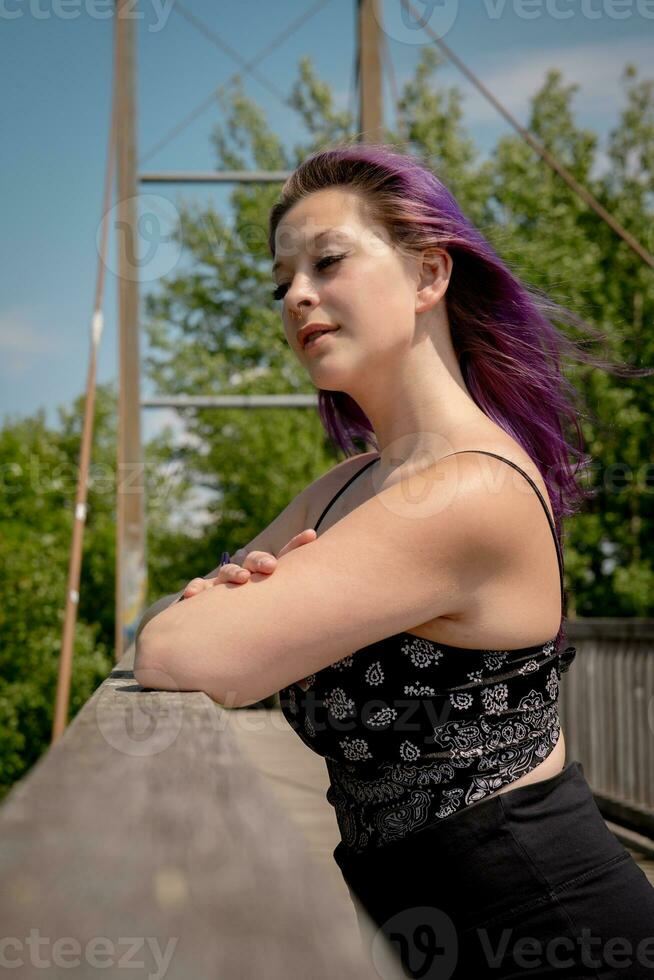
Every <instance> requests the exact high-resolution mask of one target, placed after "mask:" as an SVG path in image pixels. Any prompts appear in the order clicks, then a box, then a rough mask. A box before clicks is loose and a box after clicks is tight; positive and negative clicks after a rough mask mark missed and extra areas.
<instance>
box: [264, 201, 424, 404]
mask: <svg viewBox="0 0 654 980" xmlns="http://www.w3.org/2000/svg"><path fill="white" fill-rule="evenodd" d="M321 232H325V234H321ZM417 268H418V266H415V265H414V264H413V262H412V261H411V260H409V259H407V258H406V257H404V256H402V255H401V253H400V252H398V251H397V249H396V248H395V247H394V246H393V244H392V243H391V241H390V238H389V236H388V233H387V232H386V230H385V229H384V228H381V227H378V226H374V225H373V224H372V223H371V221H370V220H368V219H367V216H366V209H365V203H364V201H363V199H362V198H361V196H360V195H358V194H356V193H355V192H353V191H350V190H349V189H347V188H344V187H336V188H327V189H325V190H321V191H316V192H314V193H313V194H310V195H309V196H308V197H306V198H304V199H303V200H301V201H299V202H298V203H297V204H295V205H294V206H293V207H292V208H291V209H290V210H289V211H288V212H287V213H286V214H285V215H284V218H283V219H282V220H281V221H280V223H279V225H278V227H277V230H276V233H275V259H274V264H273V277H274V280H275V283H276V284H277V285H278V289H277V290H276V298H277V299H279V300H280V301H281V303H282V320H283V324H284V331H285V333H286V338H287V340H288V343H289V344H290V346H291V348H292V350H293V351H294V353H295V354H296V356H297V358H298V359H299V360H300V362H301V363H302V364H304V365H305V366H306V368H307V371H308V372H309V374H310V375H311V377H312V380H313V381H314V383H315V384H316V385H317V387H319V388H324V389H327V390H335V391H347V390H348V378H349V377H351V378H356V377H359V378H360V372H361V371H362V370H366V369H370V368H373V369H374V367H375V366H376V365H377V366H381V365H382V364H383V363H386V362H390V361H391V360H393V361H394V362H395V363H397V360H396V359H397V357H398V354H400V355H401V353H402V352H403V351H404V350H406V349H408V348H409V347H410V346H411V343H412V341H413V338H414V332H415V314H416V288H417V281H418V278H417V274H416V270H417ZM291 311H293V312H294V313H295V315H292V312H291ZM307 323H322V324H326V325H328V326H332V327H338V330H337V331H335V332H334V331H332V332H330V333H328V334H326V335H325V336H324V338H323V339H322V340H319V341H314V345H315V346H310V347H308V348H304V347H303V346H302V343H301V339H300V338H299V337H298V331H299V330H300V328H301V327H302V326H304V325H305V324H307Z"/></svg>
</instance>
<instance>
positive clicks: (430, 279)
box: [416, 248, 453, 313]
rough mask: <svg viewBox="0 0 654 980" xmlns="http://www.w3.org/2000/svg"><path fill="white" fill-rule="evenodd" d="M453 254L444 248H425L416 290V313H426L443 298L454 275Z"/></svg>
mask: <svg viewBox="0 0 654 980" xmlns="http://www.w3.org/2000/svg"><path fill="white" fill-rule="evenodd" d="M452 265H453V262H452V256H451V255H450V253H449V252H446V251H445V249H444V248H431V249H425V250H424V252H423V256H422V261H421V264H420V275H419V280H418V286H417V290H416V313H425V312H426V311H427V310H430V309H431V308H432V307H433V306H436V304H437V303H438V302H440V300H441V299H442V298H443V296H444V295H445V292H446V290H447V287H448V285H449V282H450V276H451V275H452Z"/></svg>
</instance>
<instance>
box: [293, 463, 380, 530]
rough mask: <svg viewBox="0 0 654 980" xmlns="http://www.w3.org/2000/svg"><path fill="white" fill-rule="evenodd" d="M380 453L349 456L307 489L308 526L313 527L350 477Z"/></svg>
mask: <svg viewBox="0 0 654 980" xmlns="http://www.w3.org/2000/svg"><path fill="white" fill-rule="evenodd" d="M378 456H379V453H378V452H376V451H374V450H373V451H371V452H367V453H357V454H356V455H355V456H348V457H347V459H342V460H341V461H340V462H339V463H335V464H334V466H332V467H330V469H328V470H327V471H326V472H325V473H323V474H322V475H321V476H319V477H318V478H317V479H316V480H314V481H313V483H311V484H309V486H308V487H307V488H306V491H305V493H306V495H307V496H306V505H307V509H306V526H307V527H313V526H314V524H315V523H316V522H317V520H318V518H319V516H320V514H321V513H322V512H323V510H324V509H325V507H326V506H327V504H328V503H329V501H330V500H331V499H332V497H333V496H334V494H335V493H338V491H339V490H340V489H341V487H343V486H344V485H345V484H346V483H347V481H348V480H349V479H350V477H352V476H354V474H355V473H358V472H359V470H360V469H362V468H363V467H364V466H365V465H366V463H367V462H369V461H370V460H372V459H377V457H378Z"/></svg>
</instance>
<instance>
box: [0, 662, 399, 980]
mask: <svg viewBox="0 0 654 980" xmlns="http://www.w3.org/2000/svg"><path fill="white" fill-rule="evenodd" d="M132 664H133V647H132V648H130V649H129V650H128V651H127V652H126V654H125V656H124V657H123V658H122V660H121V661H120V662H119V663H118V664H117V665H116V667H115V668H114V670H113V671H112V672H111V674H110V676H109V677H108V678H107V680H106V681H105V682H104V683H103V684H102V685H101V686H100V687H99V688H98V689H97V690H96V691H95V692H94V694H93V696H92V697H91V698H90V699H89V701H88V702H87V703H86V704H85V705H84V707H83V708H82V709H81V711H79V713H78V714H77V715H76V717H75V718H74V719H73V721H72V723H71V724H70V725H69V727H68V728H67V730H66V732H65V733H64V735H63V736H62V737H61V738H60V739H59V741H58V742H57V743H56V744H55V745H54V746H52V747H51V748H50V749H49V750H48V751H47V752H46V753H45V755H44V756H43V757H42V758H41V759H40V760H39V761H38V762H37V764H36V765H35V766H34V767H33V769H32V770H31V771H30V772H29V773H28V774H27V776H26V777H25V778H24V779H22V780H21V781H20V782H19V783H17V784H16V785H15V786H14V787H12V789H11V791H10V793H9V794H8V795H7V797H6V798H5V800H4V802H3V804H2V806H1V807H0V840H1V841H2V844H1V846H0V880H1V881H2V888H0V921H1V922H2V950H1V957H2V963H3V965H4V966H5V967H7V966H11V968H12V976H13V977H20V978H23V977H25V978H26V977H30V978H31V977H34V976H35V975H37V970H38V968H39V967H41V968H46V970H47V967H49V969H50V970H51V971H52V972H51V973H47V972H46V974H44V975H48V976H53V975H57V976H59V975H60V971H62V970H63V969H64V968H66V967H68V968H69V969H70V967H71V966H75V968H76V972H75V975H76V976H80V975H82V976H84V977H86V976H91V975H93V976H97V975H98V969H99V968H100V967H102V968H104V969H105V973H106V969H107V968H109V971H110V974H111V976H116V975H118V973H119V969H120V968H121V967H125V969H127V968H130V969H132V972H133V968H134V967H135V966H137V967H139V969H140V972H139V976H149V977H150V980H155V978H156V980H163V978H164V977H165V978H166V980H189V978H192V980H204V978H206V980H218V978H219V980H236V978H239V980H240V978H244V977H245V978H255V977H267V978H271V980H276V978H279V980H282V978H283V980H288V978H289V977H298V978H300V977H301V978H312V980H320V978H322V980H334V977H338V978H339V980H341V978H342V980H361V978H362V977H363V978H369V977H370V978H371V980H372V978H378V973H377V972H376V970H375V969H374V968H373V966H372V963H371V960H370V952H369V951H368V953H367V955H366V951H365V950H364V947H363V945H362V941H361V937H360V935H359V931H358V929H357V925H356V916H355V914H354V911H353V908H352V907H349V906H348V905H347V904H345V903H344V902H343V900H342V899H341V897H340V896H338V897H337V895H336V891H335V886H334V885H333V883H332V882H331V881H328V880H325V875H324V873H323V872H322V871H321V869H320V868H319V867H318V865H317V864H314V861H313V859H312V858H311V855H310V853H309V850H308V848H307V846H306V844H305V843H304V840H303V837H302V833H301V832H299V830H298V827H297V826H296V825H295V824H294V823H293V822H292V821H291V819H290V817H288V816H287V815H286V814H285V813H284V812H283V811H282V809H281V807H280V804H279V803H278V802H277V800H276V799H275V798H274V797H273V796H272V795H271V793H270V791H269V789H268V787H267V786H266V785H265V783H264V781H263V780H262V779H261V777H260V776H259V775H258V773H257V772H256V770H255V769H254V768H253V767H252V764H251V762H250V761H249V760H248V759H247V758H246V757H245V756H244V754H243V753H242V751H241V750H240V749H239V746H238V744H237V741H236V737H235V735H234V734H233V732H230V724H229V719H228V716H229V714H230V712H229V710H228V709H225V708H222V707H221V706H220V705H218V704H216V703H215V702H213V701H212V700H211V699H210V698H209V697H208V696H207V695H205V694H202V693H193V692H189V693H182V694H176V693H174V692H168V691H144V690H143V689H142V688H140V687H139V685H138V684H137V683H136V682H135V680H134V676H133V674H132V671H131V667H132ZM139 964H140V966H139ZM80 970H81V973H80ZM39 975H40V974H39ZM385 975H387V973H385ZM400 976H401V974H400V973H399V972H398V977H400Z"/></svg>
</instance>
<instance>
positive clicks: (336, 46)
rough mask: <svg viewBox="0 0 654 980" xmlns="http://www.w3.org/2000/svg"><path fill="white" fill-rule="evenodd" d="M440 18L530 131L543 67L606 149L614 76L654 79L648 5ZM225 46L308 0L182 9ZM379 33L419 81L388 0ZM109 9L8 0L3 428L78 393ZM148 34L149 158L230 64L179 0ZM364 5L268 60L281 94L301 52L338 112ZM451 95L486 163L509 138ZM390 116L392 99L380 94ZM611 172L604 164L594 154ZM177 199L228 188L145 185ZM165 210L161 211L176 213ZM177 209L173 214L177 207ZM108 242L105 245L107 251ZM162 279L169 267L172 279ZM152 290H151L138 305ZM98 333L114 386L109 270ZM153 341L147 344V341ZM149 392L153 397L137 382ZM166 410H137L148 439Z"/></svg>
mask: <svg viewBox="0 0 654 980" xmlns="http://www.w3.org/2000/svg"><path fill="white" fill-rule="evenodd" d="M413 2H414V6H415V7H416V9H418V10H419V11H421V12H424V11H426V10H429V9H430V8H433V11H432V19H431V20H430V23H431V24H432V25H433V27H434V29H436V30H438V29H442V30H445V31H446V33H445V34H444V38H445V40H446V42H447V43H448V44H449V45H450V46H451V47H452V48H453V49H454V50H455V51H456V53H457V54H458V55H459V56H460V57H461V58H463V59H464V61H466V63H467V64H468V65H469V66H470V67H471V68H472V69H473V70H474V71H475V72H476V73H477V74H478V75H479V76H480V77H481V78H482V80H483V81H484V82H485V83H486V85H487V86H488V87H489V88H490V89H491V90H492V91H493V92H494V93H495V94H496V95H497V96H498V97H499V98H500V99H502V100H503V101H504V102H505V104H506V105H507V106H508V107H509V108H510V109H511V110H512V111H513V112H514V114H516V115H517V117H518V118H519V120H520V121H521V122H522V123H523V124H524V123H526V122H527V113H528V101H529V96H530V95H532V94H533V92H534V91H535V90H536V89H537V88H538V87H539V85H540V84H541V82H542V80H543V77H544V74H545V72H546V70H547V69H548V68H549V67H558V68H560V69H561V70H562V71H563V73H564V78H565V79H566V81H568V82H573V81H575V82H579V83H580V85H581V89H580V91H579V92H578V93H577V96H576V99H575V107H576V110H577V118H578V121H579V122H580V124H582V125H586V126H589V127H591V128H593V129H594V130H595V131H597V132H598V133H599V134H600V136H602V137H605V136H606V134H607V133H608V132H609V130H610V129H611V128H612V127H613V126H614V125H615V124H616V122H617V119H618V115H619V111H620V107H621V106H622V104H623V97H622V88H621V86H620V84H619V77H620V74H621V72H622V69H623V67H624V65H625V63H626V62H627V61H632V62H634V63H635V64H636V65H637V66H639V70H640V74H641V76H647V75H648V74H649V75H651V74H652V70H651V67H650V66H651V65H652V57H651V55H652V50H653V47H654V45H653V42H654V2H652V0H465V3H464V2H459V3H457V2H456V0H436V2H435V3H431V4H429V5H428V6H425V4H423V3H420V2H419V0H413ZM184 4H185V9H186V10H190V11H192V13H193V14H195V15H197V16H198V17H200V18H201V19H202V20H203V21H205V22H206V23H207V24H208V25H209V26H210V27H211V29H212V30H213V31H215V32H216V34H218V35H219V36H220V37H221V38H222V39H223V40H224V41H226V42H227V43H228V44H229V45H230V46H231V47H232V48H234V49H235V50H237V51H239V52H241V53H242V54H244V55H245V56H246V57H250V56H252V55H254V54H256V53H257V52H258V51H259V50H260V49H262V48H263V47H264V46H265V45H266V44H267V43H268V42H269V41H270V40H271V39H272V38H273V37H275V36H276V35H277V34H279V33H280V32H282V31H284V29H285V28H286V26H287V25H289V24H290V23H291V22H292V21H293V20H295V19H296V18H298V17H299V16H300V15H301V14H302V12H303V11H304V10H306V9H308V8H309V7H310V6H311V4H310V3H309V0H277V2H276V3H275V4H264V3H263V2H262V0H241V2H239V3H238V4H236V3H235V2H232V3H221V4H218V3H211V2H210V0H184ZM383 7H384V28H385V31H386V34H387V36H388V38H389V45H390V52H391V57H392V59H393V64H394V69H395V73H396V77H397V81H398V84H399V85H401V84H402V83H403V81H404V80H406V79H407V78H409V77H411V75H412V73H413V69H414V66H415V64H416V62H417V59H418V57H419V54H420V50H421V44H423V43H431V42H429V41H428V40H423V38H424V37H425V35H424V34H422V33H421V32H420V31H418V30H416V29H415V28H414V27H412V25H411V24H410V23H408V24H407V23H404V22H403V20H402V18H401V16H400V12H399V0H384V4H383ZM111 9H112V7H111V4H110V3H109V2H108V0H0V22H1V23H0V30H1V33H2V53H3V57H2V59H1V60H0V81H1V84H2V92H3V99H2V108H1V109H0V112H1V113H2V132H3V137H4V138H3V147H2V150H1V151H0V153H1V157H0V162H1V164H2V168H3V174H4V181H3V183H2V190H1V191H0V194H1V195H2V199H1V213H2V226H3V227H2V232H3V233H2V253H1V259H2V261H0V417H1V419H2V421H3V422H4V421H5V420H6V419H7V417H8V416H14V417H16V416H23V415H27V414H32V413H33V412H35V411H36V410H37V409H38V408H39V407H43V408H45V409H46V413H47V419H48V422H49V423H51V424H54V423H55V422H56V420H57V412H56V408H57V406H58V405H62V404H65V405H70V403H71V401H72V399H73V398H74V397H75V396H77V395H79V394H80V393H81V392H82V391H83V388H84V383H85V375H86V368H87V360H88V343H89V341H88V338H89V320H90V315H91V307H92V302H93V292H94V286H95V274H96V273H95V267H96V258H97V248H96V235H97V230H98V225H99V221H100V210H101V195H102V181H103V175H104V166H105V152H106V140H107V126H108V114H109V105H110V101H109V97H110V91H109V86H110V77H111V59H112V35H113V20H112V16H113V15H112V16H111V17H110V18H107V17H106V14H107V13H108V12H110V11H111ZM132 9H133V11H134V14H135V17H136V18H137V20H136V23H137V29H138V59H137V60H138V94H137V100H138V147H139V156H140V157H141V158H143V157H144V156H145V155H146V154H147V153H148V151H149V150H150V148H151V147H153V146H154V145H155V144H156V143H157V142H158V141H159V140H160V139H161V138H162V137H163V136H164V135H165V134H166V133H168V132H169V131H170V129H171V128H172V127H174V126H175V125H176V124H177V123H178V122H179V121H180V120H181V119H182V118H183V117H184V116H185V115H187V114H188V113H190V112H191V111H192V110H193V109H194V108H195V107H196V106H197V105H198V104H199V103H200V102H201V101H202V100H203V99H204V98H205V97H207V96H208V95H209V93H210V92H211V91H212V89H214V88H215V87H216V86H218V85H219V84H220V83H221V82H224V81H226V80H227V79H228V78H229V76H230V75H231V74H232V73H233V72H234V71H237V70H238V65H237V64H236V63H235V62H233V61H232V60H231V59H230V58H229V57H228V56H227V55H226V54H225V53H224V52H221V51H220V50H218V48H217V47H215V46H214V45H213V44H212V43H210V41H209V40H207V39H206V37H203V36H202V35H201V34H200V33H199V32H198V31H197V30H196V29H195V28H194V27H193V26H192V25H191V24H190V23H189V22H188V20H187V19H185V18H184V17H183V16H182V15H181V13H180V12H179V10H177V9H175V7H174V4H173V3H172V2H171V0H136V2H133V4H132ZM354 12H355V2H354V0H330V2H328V3H326V4H325V6H323V7H322V8H321V9H320V10H319V11H318V12H317V13H316V14H315V16H313V17H312V18H311V19H309V20H308V21H306V22H305V24H304V25H303V26H302V27H301V28H300V30H299V31H298V32H297V33H295V34H293V35H292V36H289V37H288V38H287V39H286V40H285V41H284V42H283V43H282V44H281V45H280V46H279V47H277V49H276V50H275V51H274V52H273V53H272V54H271V55H269V56H268V57H265V58H263V59H261V60H260V61H259V62H258V65H257V67H258V69H259V72H260V73H261V74H262V75H264V76H265V78H267V79H269V80H270V82H271V83H272V86H273V88H274V89H279V90H281V91H282V92H284V93H288V92H289V91H290V89H291V86H292V84H293V82H294V80H295V78H296V77H297V64H298V61H299V59H300V57H301V56H302V55H310V56H311V58H312V60H313V63H314V66H315V68H316V70H317V72H318V75H319V77H320V78H321V79H323V80H324V81H325V82H327V83H329V84H330V85H331V86H332V89H333V91H334V93H335V96H336V99H337V102H338V104H339V105H340V106H342V107H345V105H346V104H347V101H348V94H349V89H350V77H351V69H352V61H353V50H354V42H355V32H354V27H355V21H354ZM440 77H441V78H442V82H443V83H444V84H448V85H449V84H457V85H458V86H459V87H460V89H461V90H462V92H463V93H464V95H465V101H464V107H465V119H466V124H467V126H468V129H469V132H470V134H471V135H472V137H473V139H474V140H475V142H476V144H477V146H478V147H479V150H480V152H481V153H482V155H483V154H485V153H486V152H487V151H488V150H489V149H490V148H491V147H492V146H493V145H494V143H495V142H496V140H497V138H498V137H499V136H500V135H502V134H503V133H505V132H507V131H508V130H509V127H508V125H507V124H506V123H505V122H504V120H503V119H502V118H501V117H499V116H498V115H497V114H496V112H495V110H493V108H492V107H491V106H490V105H488V104H487V103H486V102H484V101H483V99H482V98H481V97H480V96H479V95H478V94H477V93H476V92H475V90H474V89H473V88H472V87H471V86H470V85H469V83H468V82H467V81H466V79H465V78H463V77H462V76H461V75H460V74H459V72H458V71H457V70H456V69H455V68H454V67H449V66H448V67H447V68H444V69H443V70H442V71H441V73H440ZM244 88H245V91H246V92H247V94H248V95H249V96H250V97H251V98H252V99H253V100H255V101H256V102H257V103H258V104H259V105H260V106H261V107H262V108H263V109H264V111H265V113H266V117H267V119H268V120H269V123H270V125H271V126H272V127H273V128H274V129H275V130H276V131H277V132H278V133H279V134H280V136H281V138H282V139H283V140H286V141H287V142H288V145H289V146H293V145H294V144H295V143H296V142H299V141H300V140H301V139H302V130H301V128H300V127H299V124H298V121H297V118H296V117H295V116H294V114H293V113H292V112H291V111H290V110H289V109H288V108H287V107H285V106H284V105H283V104H282V103H281V102H280V100H279V99H278V97H277V95H276V94H275V91H274V90H271V89H270V88H267V87H266V86H265V85H262V84H261V83H260V82H259V81H258V80H256V79H254V78H251V77H249V76H247V75H246V76H244ZM385 94H386V99H387V109H388V111H390V90H389V88H388V87H387V88H386V92H385ZM221 118H222V112H221V109H220V107H219V105H218V103H217V102H216V103H214V104H213V105H211V106H210V107H209V108H208V109H207V110H205V111H204V112H203V113H201V114H200V115H199V116H198V117H197V118H196V119H195V120H194V122H193V123H192V124H191V125H190V126H188V127H187V128H185V129H184V130H183V132H181V133H180V134H179V135H178V136H177V137H176V138H175V139H174V140H172V141H170V142H169V143H168V144H167V145H166V146H165V147H163V148H162V149H160V150H158V151H157V152H156V153H155V154H153V155H151V156H149V157H148V159H147V160H144V161H143V166H142V169H156V170H180V169H184V170H206V169H213V167H214V165H215V160H214V157H213V153H212V147H211V144H210V141H209V134H210V132H211V130H212V129H213V127H214V125H215V124H216V123H217V122H219V121H220V120H221ZM600 165H601V160H600ZM147 190H148V192H151V193H155V194H157V195H158V196H160V197H162V198H165V199H167V200H168V201H170V202H172V203H173V204H174V202H175V201H176V200H178V199H179V198H180V196H181V197H183V198H185V199H187V200H190V199H194V200H196V201H200V202H201V201H203V200H205V201H212V202H213V203H214V205H215V206H220V205H221V202H224V201H225V199H226V193H227V192H226V191H224V190H223V191H220V190H216V189H212V188H211V187H210V186H208V185H198V186H195V187H192V188H190V187H185V188H180V187H175V186H172V185H165V186H158V187H156V188H153V187H149V188H147ZM166 206H167V205H166V201H159V208H160V209H161V208H163V209H164V210H165V209H166ZM168 208H169V209H170V205H168ZM110 244H111V246H113V241H112V242H111V243H110ZM163 271H165V269H164V270H163ZM155 286H156V279H155V280H154V281H152V282H150V283H145V284H144V287H143V289H142V295H143V294H144V293H145V292H146V291H147V289H149V288H152V287H155ZM105 318H106V325H105V332H104V334H103V337H102V344H101V351H100V357H99V368H98V380H99V381H100V382H104V381H107V380H109V379H112V378H115V377H116V371H117V360H116V357H117V332H116V279H115V276H114V275H113V273H112V272H111V270H109V272H108V275H107V284H106V300H105ZM143 342H144V341H142V344H143ZM142 394H143V395H148V394H153V392H152V391H151V390H150V389H149V388H148V386H147V384H146V383H145V382H143V384H142ZM175 419H176V416H175V414H174V413H172V412H169V411H160V410H157V411H154V410H145V411H144V413H143V422H144V437H145V438H148V437H149V436H150V435H151V434H153V433H154V432H155V431H157V430H158V429H159V427H160V426H161V425H162V424H163V423H166V422H168V423H170V422H174V421H175Z"/></svg>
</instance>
